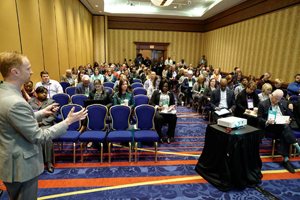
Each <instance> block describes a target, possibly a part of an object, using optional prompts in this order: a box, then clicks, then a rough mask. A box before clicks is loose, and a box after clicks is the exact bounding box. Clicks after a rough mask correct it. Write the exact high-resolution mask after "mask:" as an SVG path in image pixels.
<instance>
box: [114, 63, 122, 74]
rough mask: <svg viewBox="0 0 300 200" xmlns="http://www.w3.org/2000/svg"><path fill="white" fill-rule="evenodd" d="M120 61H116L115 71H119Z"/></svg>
mask: <svg viewBox="0 0 300 200" xmlns="http://www.w3.org/2000/svg"><path fill="white" fill-rule="evenodd" d="M120 66H121V65H120V61H118V62H117V63H116V64H115V71H116V72H117V71H119V69H120Z"/></svg>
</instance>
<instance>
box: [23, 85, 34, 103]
mask: <svg viewBox="0 0 300 200" xmlns="http://www.w3.org/2000/svg"><path fill="white" fill-rule="evenodd" d="M22 94H23V97H24V99H25V100H26V101H28V100H29V99H31V98H34V97H37V94H36V92H35V90H34V89H33V82H32V81H29V82H28V83H25V84H24V85H23V89H22Z"/></svg>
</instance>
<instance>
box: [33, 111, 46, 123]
mask: <svg viewBox="0 0 300 200" xmlns="http://www.w3.org/2000/svg"><path fill="white" fill-rule="evenodd" d="M34 115H35V119H36V121H38V122H41V121H42V120H43V117H44V111H43V110H39V111H37V112H35V113H34Z"/></svg>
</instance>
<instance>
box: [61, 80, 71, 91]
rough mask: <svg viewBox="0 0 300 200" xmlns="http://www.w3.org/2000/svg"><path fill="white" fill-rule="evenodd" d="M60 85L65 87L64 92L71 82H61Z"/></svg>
mask: <svg viewBox="0 0 300 200" xmlns="http://www.w3.org/2000/svg"><path fill="white" fill-rule="evenodd" d="M60 85H61V87H62V88H63V91H64V92H66V88H67V87H70V83H68V82H60Z"/></svg>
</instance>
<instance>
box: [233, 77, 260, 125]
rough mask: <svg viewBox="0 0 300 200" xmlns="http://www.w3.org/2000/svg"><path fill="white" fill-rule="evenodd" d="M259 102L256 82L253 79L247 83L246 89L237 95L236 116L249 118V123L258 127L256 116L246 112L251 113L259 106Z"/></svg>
mask: <svg viewBox="0 0 300 200" xmlns="http://www.w3.org/2000/svg"><path fill="white" fill-rule="evenodd" d="M258 104H259V99H258V95H257V93H256V83H255V82H253V81H251V82H249V83H248V84H247V87H246V89H244V90H243V91H241V92H240V93H239V94H238V95H237V98H236V110H235V116H237V117H241V118H245V119H247V124H249V125H251V126H254V127H256V126H257V120H256V118H255V117H252V116H250V115H246V114H244V113H245V112H246V113H248V114H250V113H251V111H252V110H253V109H254V108H255V107H256V108H257V107H258Z"/></svg>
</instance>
